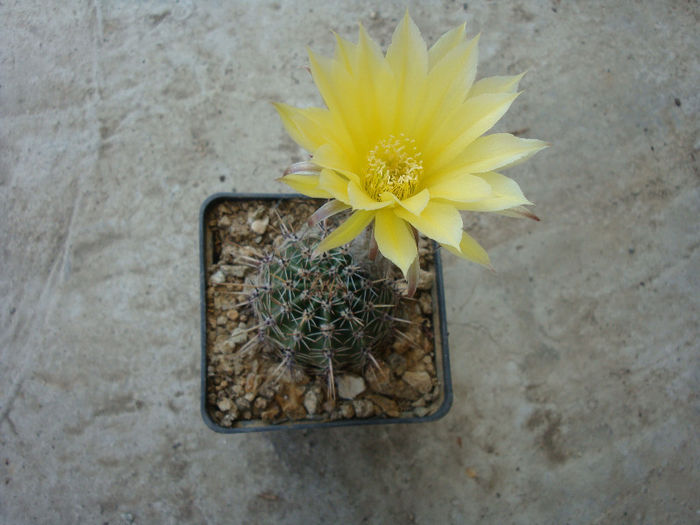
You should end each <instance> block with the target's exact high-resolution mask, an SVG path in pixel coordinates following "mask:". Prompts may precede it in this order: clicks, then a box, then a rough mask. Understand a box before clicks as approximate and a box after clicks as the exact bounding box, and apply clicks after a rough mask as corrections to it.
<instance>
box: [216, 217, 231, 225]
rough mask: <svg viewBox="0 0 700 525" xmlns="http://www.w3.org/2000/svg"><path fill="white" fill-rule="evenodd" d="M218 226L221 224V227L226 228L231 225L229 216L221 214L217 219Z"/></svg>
mask: <svg viewBox="0 0 700 525" xmlns="http://www.w3.org/2000/svg"><path fill="white" fill-rule="evenodd" d="M219 226H221V227H222V228H228V227H229V226H231V216H230V215H222V216H221V218H220V219H219Z"/></svg>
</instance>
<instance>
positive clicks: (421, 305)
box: [204, 198, 444, 428]
mask: <svg viewBox="0 0 700 525" xmlns="http://www.w3.org/2000/svg"><path fill="white" fill-rule="evenodd" d="M323 202H324V201H321V200H315V199H304V198H294V199H282V200H269V199H257V200H247V201H245V200H221V201H217V202H215V203H214V204H213V205H212V206H210V207H208V208H207V213H206V215H205V217H204V228H205V232H204V239H205V243H204V244H205V254H204V257H205V287H206V293H205V296H206V321H205V326H206V384H205V389H206V394H205V395H206V410H207V413H208V415H209V416H210V418H211V419H212V421H213V422H214V423H215V424H217V425H220V426H221V427H224V428H230V427H237V426H245V425H250V424H255V423H257V424H261V423H265V424H283V423H288V422H299V421H307V422H320V421H337V420H341V419H367V418H389V419H391V418H422V417H425V416H429V415H431V414H433V413H435V412H436V411H438V409H439V408H440V407H441V405H442V402H443V401H444V390H443V389H442V388H441V386H442V385H441V384H440V378H439V375H440V374H439V370H438V369H440V363H439V362H436V352H435V337H434V334H435V333H438V332H436V331H435V330H434V322H435V321H434V319H435V317H436V316H435V315H434V314H435V312H434V311H433V310H434V307H433V304H434V295H435V290H434V285H433V283H434V275H435V264H434V255H433V251H432V250H433V248H432V245H431V244H430V243H429V242H428V241H427V240H425V239H421V240H420V244H419V254H420V258H421V261H420V263H421V268H422V269H423V270H421V277H420V280H419V285H418V291H417V292H416V294H415V296H414V297H413V298H410V299H408V298H405V297H404V298H403V299H402V300H401V303H400V305H399V308H398V311H397V314H396V315H397V317H399V318H401V319H403V320H405V321H406V322H397V323H396V324H395V329H394V331H393V333H392V336H391V338H390V339H389V340H388V341H387V342H386V343H385V344H384V345H382V348H380V349H378V350H377V351H376V352H375V354H374V356H375V360H376V363H369V364H368V365H367V366H365V368H364V370H363V371H362V373H358V372H345V371H337V372H336V373H335V385H336V396H335V398H333V397H332V396H331V395H330V394H329V389H328V384H327V381H328V378H327V377H325V376H320V375H313V374H310V373H308V372H305V371H303V370H301V369H299V368H294V367H292V368H289V367H283V368H282V369H280V362H279V357H278V356H277V355H276V354H275V352H274V351H272V350H270V349H266V348H262V347H257V346H254V347H253V348H252V349H251V350H246V351H244V352H242V351H241V349H242V348H243V347H244V346H245V345H246V343H247V342H248V341H249V340H250V339H251V338H254V337H256V335H257V333H256V330H254V329H253V330H251V328H254V327H255V325H256V324H257V320H256V319H255V314H254V312H253V310H252V307H251V306H250V305H249V304H248V303H247V296H246V294H247V291H248V290H250V283H251V282H252V281H253V280H254V277H255V275H254V273H255V269H254V268H253V267H251V266H250V265H249V263H248V261H249V260H250V259H249V258H250V257H253V258H258V257H260V256H261V255H262V254H264V253H266V252H269V251H271V249H272V246H273V244H274V243H279V242H280V241H281V237H282V231H283V228H284V227H285V226H286V227H287V228H289V229H291V230H293V231H297V230H299V229H300V228H301V227H302V225H303V224H304V223H305V222H306V220H307V219H308V218H309V216H310V215H311V214H312V213H313V212H314V211H315V210H316V209H317V208H318V207H319V206H320V205H322V204H323ZM331 226H332V225H331ZM357 262H360V263H361V261H357ZM390 271H394V272H397V270H395V269H393V270H390ZM391 277H392V278H398V277H400V276H399V275H397V274H396V273H394V274H393V275H391ZM248 346H249V347H250V346H251V345H248Z"/></svg>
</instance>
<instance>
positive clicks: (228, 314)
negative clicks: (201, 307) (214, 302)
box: [226, 309, 238, 321]
mask: <svg viewBox="0 0 700 525" xmlns="http://www.w3.org/2000/svg"><path fill="white" fill-rule="evenodd" d="M226 317H228V318H229V319H231V321H236V320H237V319H238V310H235V309H231V310H229V311H227V312H226Z"/></svg>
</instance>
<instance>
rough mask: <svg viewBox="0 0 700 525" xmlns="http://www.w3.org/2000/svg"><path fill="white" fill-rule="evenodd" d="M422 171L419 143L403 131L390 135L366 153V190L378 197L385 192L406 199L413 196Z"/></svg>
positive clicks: (373, 196) (374, 197)
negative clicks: (396, 135) (399, 133)
mask: <svg viewBox="0 0 700 525" xmlns="http://www.w3.org/2000/svg"><path fill="white" fill-rule="evenodd" d="M422 173H423V161H422V160H421V159H420V152H419V151H418V150H417V149H416V142H415V141H414V140H413V139H409V138H408V137H406V136H405V135H404V134H403V133H402V134H401V135H399V136H398V137H395V136H394V135H389V136H388V137H387V138H385V139H383V140H381V141H379V142H378V143H377V145H376V146H374V148H373V149H372V150H371V151H370V152H369V154H368V155H367V171H366V173H365V180H364V183H365V191H366V192H367V193H368V194H369V195H370V196H371V197H372V198H373V199H376V200H380V195H381V194H382V193H384V192H385V191H388V192H390V193H393V194H394V195H395V196H396V198H397V199H400V200H403V199H406V198H408V197H410V196H411V195H413V193H414V192H415V190H416V187H417V186H418V180H419V179H420V176H421V174H422Z"/></svg>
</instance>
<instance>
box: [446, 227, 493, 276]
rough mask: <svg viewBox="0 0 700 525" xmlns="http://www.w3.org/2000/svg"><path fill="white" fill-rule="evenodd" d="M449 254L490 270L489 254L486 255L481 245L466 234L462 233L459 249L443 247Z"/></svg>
mask: <svg viewBox="0 0 700 525" xmlns="http://www.w3.org/2000/svg"><path fill="white" fill-rule="evenodd" d="M443 247H444V248H446V249H447V250H448V251H449V252H450V253H453V254H455V255H456V256H457V257H461V258H463V259H469V260H470V261H474V262H475V263H479V264H481V265H483V266H486V267H487V268H491V261H490V260H489V254H488V253H486V250H484V249H483V248H482V247H481V245H479V243H478V242H476V241H475V240H474V238H473V237H472V236H470V235H469V234H468V233H467V232H462V240H461V241H460V243H459V249H456V248H454V247H453V246H449V245H446V244H445V245H443Z"/></svg>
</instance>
